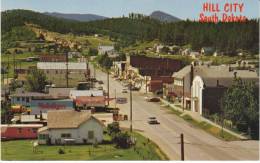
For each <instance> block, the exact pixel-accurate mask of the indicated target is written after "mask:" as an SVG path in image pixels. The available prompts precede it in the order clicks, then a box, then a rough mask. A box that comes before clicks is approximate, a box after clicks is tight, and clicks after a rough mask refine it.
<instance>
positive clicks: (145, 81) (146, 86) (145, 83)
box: [145, 76, 147, 94]
mask: <svg viewBox="0 0 260 163" xmlns="http://www.w3.org/2000/svg"><path fill="white" fill-rule="evenodd" d="M145 93H146V94H147V76H145Z"/></svg>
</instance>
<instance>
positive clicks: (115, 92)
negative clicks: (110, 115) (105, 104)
mask: <svg viewBox="0 0 260 163" xmlns="http://www.w3.org/2000/svg"><path fill="white" fill-rule="evenodd" d="M115 108H116V89H115Z"/></svg>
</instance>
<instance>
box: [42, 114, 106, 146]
mask: <svg viewBox="0 0 260 163" xmlns="http://www.w3.org/2000/svg"><path fill="white" fill-rule="evenodd" d="M47 116H48V120H47V126H45V127H43V128H40V129H39V130H38V143H39V144H86V143H100V142H102V140H103V128H104V124H103V123H102V122H101V121H99V120H98V119H97V118H95V117H94V116H92V115H91V113H90V112H89V111H75V110H59V111H49V112H48V115H47Z"/></svg>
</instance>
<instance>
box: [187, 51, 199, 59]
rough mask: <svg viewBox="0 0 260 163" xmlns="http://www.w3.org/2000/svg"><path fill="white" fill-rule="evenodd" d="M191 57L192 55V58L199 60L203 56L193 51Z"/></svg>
mask: <svg viewBox="0 0 260 163" xmlns="http://www.w3.org/2000/svg"><path fill="white" fill-rule="evenodd" d="M189 55H190V57H191V58H193V59H196V58H198V57H199V56H200V55H201V54H200V53H199V52H195V51H191V52H190V54H189Z"/></svg>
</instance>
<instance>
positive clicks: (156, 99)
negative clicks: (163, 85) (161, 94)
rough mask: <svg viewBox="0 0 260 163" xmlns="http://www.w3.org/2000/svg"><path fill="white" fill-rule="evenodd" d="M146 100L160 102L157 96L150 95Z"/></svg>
mask: <svg viewBox="0 0 260 163" xmlns="http://www.w3.org/2000/svg"><path fill="white" fill-rule="evenodd" d="M147 101H148V102H160V98H158V97H152V98H148V99H147Z"/></svg>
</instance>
